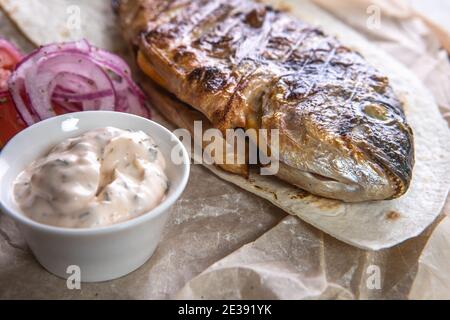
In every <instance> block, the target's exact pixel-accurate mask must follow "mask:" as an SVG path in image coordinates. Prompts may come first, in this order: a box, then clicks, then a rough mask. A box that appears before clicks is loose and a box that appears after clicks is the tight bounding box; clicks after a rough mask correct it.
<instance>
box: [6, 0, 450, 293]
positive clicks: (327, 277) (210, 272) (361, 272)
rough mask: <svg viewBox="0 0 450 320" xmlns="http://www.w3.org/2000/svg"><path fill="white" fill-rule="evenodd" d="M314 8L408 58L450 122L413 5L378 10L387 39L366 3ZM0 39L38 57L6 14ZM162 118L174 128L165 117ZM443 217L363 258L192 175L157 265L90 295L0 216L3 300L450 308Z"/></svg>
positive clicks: (213, 180) (205, 176) (433, 46)
mask: <svg viewBox="0 0 450 320" xmlns="http://www.w3.org/2000/svg"><path fill="white" fill-rule="evenodd" d="M316 2H320V5H321V6H323V7H324V8H326V9H327V10H330V11H331V12H333V13H335V14H336V15H337V16H338V17H341V18H345V19H344V21H345V22H347V23H348V24H350V25H352V26H353V27H354V28H356V29H357V30H359V31H360V32H362V33H364V34H365V35H366V36H367V37H368V38H369V39H371V40H372V41H374V42H376V43H377V44H379V45H380V47H382V48H383V49H384V50H386V51H388V52H390V53H391V54H393V55H395V56H396V57H400V58H401V59H400V60H401V62H403V63H405V64H406V65H408V66H409V67H411V68H412V69H413V70H414V72H416V74H418V75H419V76H420V77H421V79H422V80H424V82H425V84H426V85H427V86H428V88H429V89H430V90H431V91H432V92H433V93H434V95H435V98H436V99H437V101H438V103H439V105H440V107H441V110H442V111H443V113H445V112H449V110H450V107H449V106H450V97H449V92H450V90H449V89H450V78H449V77H450V65H449V62H448V57H447V55H446V53H445V52H444V51H443V50H441V49H440V47H441V45H440V43H442V41H441V40H438V39H442V34H441V33H439V34H440V36H439V37H438V36H436V32H432V31H431V27H430V25H429V24H427V23H426V22H424V21H423V20H421V18H420V17H419V16H418V15H417V13H416V12H414V11H413V10H409V9H408V10H405V8H408V6H407V4H406V2H405V3H403V4H402V3H400V2H398V1H396V2H395V3H396V4H395V5H394V2H393V1H379V3H378V5H379V8H380V10H381V26H382V28H380V29H378V30H372V29H369V28H367V24H366V22H367V13H366V9H367V8H368V6H369V5H370V3H369V1H367V0H345V1H338V2H337V1H327V0H316ZM372 3H375V4H377V1H372ZM350 10H351V11H350ZM433 27H436V26H435V25H433ZM433 30H434V29H433ZM439 30H441V29H439ZM0 34H1V36H3V37H6V38H9V39H12V40H13V41H14V42H16V43H17V44H18V45H19V46H20V47H22V48H23V49H24V50H25V51H29V50H30V48H31V47H32V45H31V44H30V43H28V42H27V41H26V40H25V39H24V38H23V37H22V36H21V35H20V34H18V33H17V32H16V31H15V30H14V28H13V26H12V25H11V24H10V22H9V21H7V19H5V17H4V15H2V14H1V13H0ZM444 34H445V33H444ZM445 35H446V34H445ZM32 40H33V39H32ZM117 41H119V40H117ZM115 45H116V44H115ZM448 116H450V114H448ZM154 118H155V119H156V120H157V121H159V122H162V123H164V120H163V119H162V118H161V116H160V115H158V114H156V115H155V116H154ZM449 119H450V117H448V118H447V120H449ZM447 204H448V205H447V206H446V208H445V209H444V212H446V213H447V214H448V213H449V208H450V202H449V201H447ZM441 219H442V218H440V219H438V220H437V221H436V222H435V223H434V224H433V225H432V226H430V227H429V228H427V230H426V231H425V232H424V233H422V234H421V235H420V236H419V237H417V238H414V239H411V240H408V241H406V242H404V243H402V244H401V245H399V246H396V247H394V248H391V249H389V250H383V251H378V252H371V251H364V250H361V249H356V248H354V247H352V246H349V245H346V244H344V243H341V242H339V241H337V240H335V239H333V238H331V237H330V236H328V235H326V234H324V233H322V232H320V231H318V230H316V229H315V228H313V227H311V226H309V225H308V224H306V223H304V222H302V221H301V220H299V219H297V218H295V217H292V216H287V215H286V214H285V213H284V212H283V211H282V210H280V209H278V208H276V207H274V206H272V205H271V204H269V203H268V202H266V201H265V200H262V199H260V198H258V197H255V196H253V195H251V194H249V193H246V192H244V191H242V190H241V189H239V188H237V187H235V186H233V185H230V184H228V183H225V182H223V181H222V180H220V179H219V178H217V177H215V176H214V175H212V174H211V173H209V172H208V171H207V170H205V169H204V168H202V167H201V166H200V165H193V166H192V173H191V178H190V181H189V184H188V187H187V189H186V191H185V193H184V194H183V196H182V198H181V199H180V200H179V201H178V202H177V203H176V205H175V206H174V208H173V209H172V211H171V217H170V219H169V222H168V223H167V226H166V228H165V231H164V235H163V239H162V240H161V243H160V245H159V247H158V249H157V251H156V252H155V254H154V255H153V257H152V258H151V259H150V260H149V261H148V262H147V263H145V264H144V265H143V266H142V267H141V268H139V269H138V270H136V271H135V272H133V273H131V274H129V275H127V276H125V277H123V278H121V279H117V280H114V281H108V282H104V283H96V284H82V286H81V290H69V289H67V287H66V282H65V280H62V279H59V278H57V277H55V276H53V275H51V274H49V273H48V272H46V271H45V270H44V269H43V268H42V267H41V266H40V265H39V264H38V263H37V262H36V261H35V260H34V258H33V257H32V255H31V254H30V252H29V250H28V249H27V246H26V244H25V242H24V240H23V238H22V237H21V235H20V233H19V231H18V230H17V228H16V226H15V225H14V223H13V222H12V221H11V219H9V218H8V217H6V216H5V215H4V214H2V213H0V299H16V298H41V299H43V298H62V299H77V298H94V299H108V298H109V299H118V298H121V299H127V298H130V299H154V298H157V299H165V298H196V299H210V298H243V299H248V298H254V299H263V298H275V299H305V298H309V299H317V298H320V299H324V298H333V299H352V298H360V299H374V298H375V299H377V298H381V299H393V298H399V299H405V298H408V296H409V297H410V298H430V297H433V298H448V297H449V290H450V289H449V288H450V259H448V256H446V255H444V254H442V252H443V251H445V252H447V253H448V252H450V250H449V248H450V239H449V237H448V235H449V234H450V223H449V222H448V219H449V218H445V219H444V220H442V223H440V224H439V221H440V220H441ZM438 224H439V226H438V227H437V228H436V225H438ZM435 228H436V230H435V232H434V233H432V232H433V230H434V229H435ZM431 234H432V236H431V238H430V235H431ZM428 239H430V240H429V242H428V244H427V240H428ZM424 247H425V249H424ZM422 251H423V252H422ZM421 254H422V255H421ZM446 257H447V258H446ZM418 269H419V271H417V270H418ZM416 275H417V276H416ZM411 288H412V290H411Z"/></svg>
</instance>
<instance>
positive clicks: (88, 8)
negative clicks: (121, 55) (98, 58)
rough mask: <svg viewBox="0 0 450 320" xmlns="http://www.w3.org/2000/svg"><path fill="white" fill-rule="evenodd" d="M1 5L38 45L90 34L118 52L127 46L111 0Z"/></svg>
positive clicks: (2, 0) (17, 0) (29, 0)
mask: <svg viewBox="0 0 450 320" xmlns="http://www.w3.org/2000/svg"><path fill="white" fill-rule="evenodd" d="M0 7H1V8H2V9H3V11H5V13H6V14H7V15H8V17H9V18H11V20H12V21H13V22H14V23H15V24H16V26H17V27H18V28H19V29H20V30H21V31H22V32H23V34H24V35H25V36H26V37H27V38H28V40H30V41H31V42H32V43H34V44H35V45H37V46H38V45H42V44H46V43H51V42H65V41H74V40H79V39H82V38H86V39H88V40H89V42H91V43H92V44H94V45H96V46H99V47H101V48H105V49H108V50H112V51H115V52H119V51H122V50H123V48H126V45H125V44H124V42H123V41H118V39H122V36H121V35H120V31H119V30H118V28H117V27H116V21H115V15H114V12H113V11H112V9H111V1H110V0H0Z"/></svg>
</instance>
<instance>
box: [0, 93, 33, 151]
mask: <svg viewBox="0 0 450 320" xmlns="http://www.w3.org/2000/svg"><path fill="white" fill-rule="evenodd" d="M26 127H27V126H26V124H25V122H24V121H23V120H22V119H21V118H20V115H19V113H18V112H17V110H16V106H15V105H14V103H13V102H12V100H11V98H10V97H8V96H7V97H3V98H1V97H0V128H1V129H0V148H3V146H4V145H5V144H6V142H8V141H9V139H11V138H12V137H13V136H14V135H15V134H16V133H18V132H19V131H21V130H23V129H25V128H26Z"/></svg>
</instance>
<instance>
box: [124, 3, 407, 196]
mask: <svg viewBox="0 0 450 320" xmlns="http://www.w3.org/2000/svg"><path fill="white" fill-rule="evenodd" d="M116 7H117V11H118V12H119V17H120V20H121V24H122V29H124V33H125V37H126V38H127V39H128V41H130V42H131V43H132V44H133V45H134V46H135V47H136V48H138V50H139V54H138V63H139V65H140V67H141V69H142V70H143V71H144V72H145V73H147V74H148V75H149V76H150V77H151V78H152V79H153V80H154V81H156V82H157V83H159V84H160V85H162V86H163V87H165V88H166V89H167V90H169V91H170V92H172V93H173V94H175V95H176V96H177V97H178V98H179V99H180V100H181V101H183V102H185V103H187V104H189V105H191V106H192V107H194V108H195V109H197V110H199V111H200V112H202V113H203V114H204V115H205V116H206V117H207V118H208V119H209V120H210V121H211V122H212V123H213V125H214V126H215V127H217V128H220V129H227V128H237V127H243V128H257V129H258V128H266V129H279V130H280V152H279V158H280V161H281V170H280V173H279V176H280V177H281V178H282V179H284V180H286V181H288V182H290V183H293V184H295V185H297V186H299V187H301V188H303V189H306V190H308V191H310V192H312V193H315V194H318V195H321V196H325V197H330V198H336V199H341V200H344V201H349V202H352V201H366V200H381V199H392V198H396V197H399V196H401V195H402V194H403V193H405V192H406V190H407V189H408V186H409V183H410V180H411V176H412V169H413V165H414V143H413V134H412V130H411V128H410V127H409V126H408V124H407V122H406V119H405V115H404V112H403V108H402V104H401V102H400V101H399V99H398V98H397V97H396V95H395V93H394V92H393V90H392V88H391V86H390V85H389V80H388V78H387V77H386V76H384V75H383V74H381V73H380V72H379V71H377V70H376V69H375V68H373V67H371V66H370V65H369V64H368V63H367V62H366V61H365V60H364V58H363V57H362V56H361V55H360V54H358V53H357V52H355V51H353V50H351V49H349V48H347V47H346V46H344V45H342V44H341V43H340V42H339V41H338V40H337V39H335V38H334V37H332V36H327V35H326V34H324V33H323V32H322V31H321V30H320V29H319V28H316V27H314V26H311V25H308V24H306V23H303V22H301V21H298V20H296V19H294V18H292V17H290V16H289V15H288V14H286V13H284V12H280V11H278V10H275V9H273V8H272V7H270V6H266V5H264V4H261V3H256V2H251V1H243V0H239V1H237V0H227V1H225V0H197V1H187V0H169V1H157V0H153V1H152V0H120V1H119V4H118V5H117V6H116Z"/></svg>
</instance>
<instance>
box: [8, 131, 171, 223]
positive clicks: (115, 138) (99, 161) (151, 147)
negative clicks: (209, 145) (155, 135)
mask: <svg viewBox="0 0 450 320" xmlns="http://www.w3.org/2000/svg"><path fill="white" fill-rule="evenodd" d="M164 169H165V160H164V157H163V156H162V154H161V152H160V151H159V149H158V147H157V146H156V144H155V143H154V141H153V140H152V138H150V137H149V136H148V135H147V134H145V133H144V132H142V131H139V132H131V131H126V130H121V129H117V128H113V127H106V128H101V129H96V130H92V131H89V132H87V133H85V134H83V135H81V136H79V137H76V138H71V139H67V140H65V141H63V142H61V143H59V144H58V145H56V146H55V147H54V148H52V149H51V150H50V152H49V153H48V154H47V155H46V156H44V157H42V158H39V159H37V160H36V161H34V162H33V163H31V164H30V165H29V166H28V167H27V168H26V169H25V170H24V171H23V172H22V173H20V174H19V176H18V177H17V178H16V180H15V182H14V189H13V191H14V197H15V200H16V202H17V204H18V205H19V207H20V208H21V209H22V211H23V212H24V213H25V214H26V215H27V216H29V217H30V218H31V219H33V220H35V221H38V222H41V223H44V224H48V225H53V226H60V227H70V228H93V227H99V226H106V225H111V224H114V223H118V222H121V221H125V220H129V219H132V218H134V217H136V216H139V215H141V214H143V213H145V212H147V211H149V210H151V209H153V208H154V207H156V206H157V205H158V204H159V203H161V201H162V200H163V199H164V196H165V193H166V191H167V188H168V181H167V177H166V175H165V173H164Z"/></svg>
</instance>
